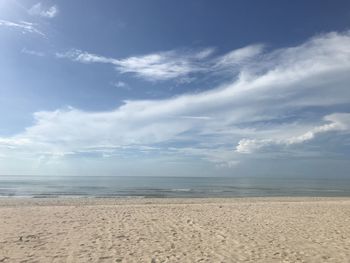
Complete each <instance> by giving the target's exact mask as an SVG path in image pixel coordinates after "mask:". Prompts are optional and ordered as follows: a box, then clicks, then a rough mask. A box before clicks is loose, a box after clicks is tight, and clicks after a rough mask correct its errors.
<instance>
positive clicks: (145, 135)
mask: <svg viewBox="0 0 350 263" xmlns="http://www.w3.org/2000/svg"><path fill="white" fill-rule="evenodd" d="M254 52H256V53H259V52H257V51H254ZM254 52H252V53H254ZM196 54H197V56H198V53H196ZM58 56H68V57H70V58H72V59H75V60H78V61H81V62H86V63H91V62H100V63H111V64H115V65H119V64H118V63H120V61H119V60H114V59H110V58H105V57H100V56H96V55H91V54H87V53H84V52H80V51H71V54H58ZM164 56H169V54H168V55H164V54H163V55H162V56H160V57H159V56H154V57H152V56H151V57H148V56H145V57H141V58H140V57H139V58H138V59H137V61H139V62H140V61H141V62H140V64H141V65H146V64H147V65H150V64H161V65H164V63H163V59H164ZM171 56H173V55H171ZM199 56H200V55H199ZM202 56H204V57H205V55H202ZM259 56H260V57H261V59H260V60H259V61H254V60H251V59H248V62H245V63H244V64H243V65H241V66H240V68H239V77H238V79H237V80H234V81H232V82H231V83H227V84H224V85H220V86H218V87H216V88H214V89H212V90H209V91H206V92H201V93H196V94H184V95H181V96H178V97H174V98H169V99H164V100H130V101H125V102H124V104H123V105H122V106H120V107H118V108H116V109H114V110H111V111H106V112H86V111H82V110H79V109H75V108H66V109H59V110H56V111H41V112H36V113H35V115H34V117H35V123H34V124H33V125H32V126H30V127H27V128H26V129H25V131H23V132H22V133H20V134H17V135H15V136H12V137H9V138H2V140H3V141H6V144H5V143H2V144H1V141H0V148H1V147H2V146H1V145H3V148H4V149H5V148H6V153H9V152H11V149H9V148H8V146H12V147H16V151H13V152H12V154H19V153H20V152H25V153H27V154H32V153H33V152H34V153H45V154H47V153H52V154H56V153H60V154H62V153H76V154H78V153H79V152H83V151H89V150H91V149H96V148H98V149H99V150H100V151H102V152H104V150H105V153H106V154H109V155H110V154H111V153H110V150H111V149H115V150H116V151H117V149H120V147H128V146H135V147H136V148H137V146H154V145H155V144H157V145H158V146H157V147H161V148H162V150H163V151H165V152H166V151H167V150H168V147H167V146H164V145H169V144H175V145H181V143H184V144H185V145H186V147H183V149H182V152H185V151H186V153H188V154H191V155H194V156H199V157H200V158H202V159H204V160H207V161H211V162H213V163H215V164H217V165H219V166H221V165H223V164H227V165H229V164H231V165H233V164H237V163H238V162H239V161H240V160H241V158H244V157H242V156H243V155H242V154H240V153H253V152H255V151H257V150H259V149H261V148H263V147H266V146H274V145H275V146H283V147H290V146H298V145H301V144H302V143H303V142H306V141H309V142H312V140H311V139H312V138H314V137H315V136H317V135H319V134H321V133H326V132H333V133H334V134H335V135H336V134H338V133H347V132H348V131H349V123H350V121H349V116H350V113H348V112H346V111H344V110H342V111H343V113H341V111H340V110H338V109H337V107H338V106H339V105H350V90H349V88H348V83H349V82H350V77H349V74H348V73H349V72H350V33H349V32H345V33H342V34H339V33H330V34H325V35H320V36H318V37H315V38H313V39H311V40H309V41H307V42H306V43H304V44H302V45H300V46H297V47H291V48H284V49H280V50H277V51H273V52H270V53H264V54H259ZM248 57H249V56H248ZM186 58H188V57H186ZM142 59H144V60H145V61H146V62H145V61H143V62H142ZM182 59H183V58H182ZM191 61H192V60H191ZM216 61H218V60H216ZM129 62H130V60H129ZM132 63H135V65H136V64H137V63H136V62H132ZM191 63H192V62H191ZM165 64H166V65H167V63H165ZM179 64H180V65H182V64H181V63H179ZM185 64H186V63H185ZM129 66H130V65H129ZM126 67H127V66H126ZM130 67H131V66H130ZM235 67H236V66H235ZM141 68H142V66H141ZM155 68H156V69H157V67H155ZM160 71H162V70H160ZM141 72H143V71H142V70H140V71H139V73H138V74H143V73H141ZM164 72H165V73H164ZM164 72H163V73H160V75H162V74H165V75H167V74H170V75H171V74H173V73H171V72H170V73H169V72H168V71H167V70H165V71H164ZM177 74H179V73H177ZM160 75H159V76H160ZM143 76H145V75H143ZM315 107H317V109H320V108H321V109H322V112H323V113H322V115H321V114H320V112H321V111H319V110H313V109H314V108H315ZM343 109H344V108H343ZM306 111H307V112H308V114H310V113H312V118H305V117H304V114H303V112H306ZM290 117H293V120H292V121H290V120H289V118H290ZM18 140H25V141H26V142H27V143H26V144H24V145H16V144H15V143H14V142H17V141H18ZM11 142H13V143H11ZM179 143H180V144H179ZM162 145H163V146H162ZM188 145H190V146H188ZM235 145H238V146H237V148H236V151H235V149H234V147H235ZM5 146H6V147H5ZM179 148H181V147H179V146H177V152H178V153H179V154H181V149H179ZM267 148H268V147H267ZM194 149H195V150H194ZM270 150H271V151H273V149H270Z"/></svg>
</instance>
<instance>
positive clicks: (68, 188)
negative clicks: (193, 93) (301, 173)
mask: <svg viewBox="0 0 350 263" xmlns="http://www.w3.org/2000/svg"><path fill="white" fill-rule="evenodd" d="M269 196H271V197H272V196H325V197H331V196H350V178H336V179H326V178H314V177H312V178H290V177H288V178H284V177H282V176H281V177H278V178H277V177H142V176H140V177H131V176H86V177H82V176H64V177H62V176H61V177H57V176H30V177H29V176H25V177H17V176H0V197H31V198H36V197H37V198H39V197H40V198H45V197H96V198H103V197H140V198H150V197H153V198H157V197H177V198H179V197H180V198H181V197H194V198H196V197H269Z"/></svg>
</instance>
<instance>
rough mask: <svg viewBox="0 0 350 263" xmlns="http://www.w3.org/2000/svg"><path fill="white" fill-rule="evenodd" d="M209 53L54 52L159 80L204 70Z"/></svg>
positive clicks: (76, 59)
mask: <svg viewBox="0 0 350 263" xmlns="http://www.w3.org/2000/svg"><path fill="white" fill-rule="evenodd" d="M212 52H213V49H203V50H200V51H196V52H189V51H188V52H184V51H166V52H159V53H153V54H148V55H143V56H133V57H128V58H124V59H115V58H110V57H104V56H100V55H96V54H91V53H88V52H83V51H81V50H70V51H68V52H64V53H57V54H56V56H57V57H58V58H69V59H71V60H73V61H76V62H81V63H106V64H111V65H113V66H114V67H115V69H116V70H117V71H119V72H120V73H132V74H134V75H136V76H137V77H139V78H143V79H146V80H150V81H160V80H169V79H174V78H178V77H185V76H187V75H189V74H190V73H195V72H200V71H204V70H205V67H206V66H205V64H204V63H202V61H203V60H204V59H206V58H207V57H208V56H210V55H211V54H212Z"/></svg>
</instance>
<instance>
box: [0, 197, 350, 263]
mask: <svg viewBox="0 0 350 263" xmlns="http://www.w3.org/2000/svg"><path fill="white" fill-rule="evenodd" d="M0 262H350V199H349V198H348V199H346V198H343V199H342V198H335V199H331V198H328V199H327V198H283V199H282V198H250V199H249V198H248V199H152V200H149V199H139V200H138V199H131V200H118V199H114V200H113V199H76V200H74V199H73V200H72V199H64V200H60V199H49V200H37V199H28V200H24V199H2V200H0Z"/></svg>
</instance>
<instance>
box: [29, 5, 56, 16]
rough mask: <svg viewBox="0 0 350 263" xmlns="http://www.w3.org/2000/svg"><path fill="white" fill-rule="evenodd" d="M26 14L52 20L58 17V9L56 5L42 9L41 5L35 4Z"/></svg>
mask: <svg viewBox="0 0 350 263" xmlns="http://www.w3.org/2000/svg"><path fill="white" fill-rule="evenodd" d="M28 13H29V14H30V15H33V16H41V17H45V18H54V17H55V16H57V15H58V13H59V9H58V7H57V6H56V5H53V6H50V7H47V8H46V7H44V5H43V4H42V3H40V2H39V3H36V4H35V5H33V6H32V7H31V8H30V9H29V10H28Z"/></svg>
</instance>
